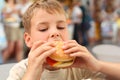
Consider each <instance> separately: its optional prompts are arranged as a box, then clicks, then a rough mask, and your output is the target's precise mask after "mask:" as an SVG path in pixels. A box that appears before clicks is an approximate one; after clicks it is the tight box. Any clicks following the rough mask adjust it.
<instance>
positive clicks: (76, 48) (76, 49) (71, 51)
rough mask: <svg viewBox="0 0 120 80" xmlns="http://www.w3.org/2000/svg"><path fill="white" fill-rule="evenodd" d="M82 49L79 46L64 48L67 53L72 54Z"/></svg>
mask: <svg viewBox="0 0 120 80" xmlns="http://www.w3.org/2000/svg"><path fill="white" fill-rule="evenodd" d="M78 51H80V49H79V47H72V48H70V49H67V50H64V53H65V54H71V53H75V52H78Z"/></svg>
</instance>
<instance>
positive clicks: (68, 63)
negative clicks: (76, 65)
mask: <svg viewBox="0 0 120 80" xmlns="http://www.w3.org/2000/svg"><path fill="white" fill-rule="evenodd" d="M73 62H74V59H73V60H69V61H55V60H53V59H51V58H49V57H48V58H47V63H48V64H49V65H50V66H52V67H56V68H64V67H68V66H71V65H72V64H73Z"/></svg>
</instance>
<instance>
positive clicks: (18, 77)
mask: <svg viewBox="0 0 120 80" xmlns="http://www.w3.org/2000/svg"><path fill="white" fill-rule="evenodd" d="M27 65H28V60H27V59H25V60H22V61H21V62H19V63H18V64H16V65H15V66H13V68H12V69H11V70H10V73H9V77H8V78H7V80H22V77H23V75H24V74H25V72H26V69H27ZM104 77H105V76H104V75H103V74H101V73H96V72H91V71H88V70H85V69H79V68H67V69H59V70H56V71H49V70H44V72H43V73H42V77H41V79H40V80H82V79H90V80H105V78H104Z"/></svg>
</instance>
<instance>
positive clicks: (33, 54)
mask: <svg viewBox="0 0 120 80" xmlns="http://www.w3.org/2000/svg"><path fill="white" fill-rule="evenodd" d="M52 48H53V47H51V46H40V47H38V48H37V49H35V50H34V51H31V52H30V53H29V56H31V57H34V58H35V57H38V56H40V55H41V54H42V53H44V52H45V51H47V50H50V49H52Z"/></svg>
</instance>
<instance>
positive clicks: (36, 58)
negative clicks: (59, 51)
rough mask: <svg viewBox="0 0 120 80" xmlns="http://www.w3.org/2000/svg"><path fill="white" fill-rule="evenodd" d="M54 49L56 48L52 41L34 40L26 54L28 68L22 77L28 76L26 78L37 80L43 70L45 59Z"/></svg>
mask: <svg viewBox="0 0 120 80" xmlns="http://www.w3.org/2000/svg"><path fill="white" fill-rule="evenodd" d="M55 51H56V50H55V48H54V44H53V43H52V42H44V41H36V42H34V43H33V46H32V48H31V50H30V53H29V55H28V68H27V72H26V74H25V76H24V77H29V79H28V78H27V80H38V79H39V78H40V76H41V73H42V71H43V66H44V65H43V64H44V63H45V59H46V58H47V57H48V56H49V55H50V54H52V53H54V52H55ZM28 74H29V75H30V76H28ZM32 78H34V79H32Z"/></svg>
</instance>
